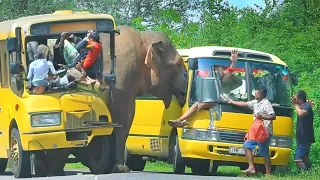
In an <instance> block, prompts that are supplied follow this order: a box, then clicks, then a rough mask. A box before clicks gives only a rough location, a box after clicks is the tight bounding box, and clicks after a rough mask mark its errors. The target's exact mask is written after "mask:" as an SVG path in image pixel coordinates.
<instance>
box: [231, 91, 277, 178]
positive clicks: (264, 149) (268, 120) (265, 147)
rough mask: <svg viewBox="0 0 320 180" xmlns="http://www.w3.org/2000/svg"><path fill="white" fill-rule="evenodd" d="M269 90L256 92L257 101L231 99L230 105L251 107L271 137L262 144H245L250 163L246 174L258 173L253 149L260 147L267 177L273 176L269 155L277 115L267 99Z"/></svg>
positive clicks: (249, 142)
mask: <svg viewBox="0 0 320 180" xmlns="http://www.w3.org/2000/svg"><path fill="white" fill-rule="evenodd" d="M267 92H268V91H267V89H266V88H265V87H260V88H258V90H256V92H255V100H252V101H249V102H242V101H233V100H232V99H229V102H228V103H230V104H233V105H236V106H241V107H249V108H250V109H251V110H253V116H254V120H255V121H259V120H262V121H263V125H264V126H265V128H266V129H267V131H268V134H269V137H268V139H267V140H266V141H265V142H263V143H261V142H257V141H253V140H250V139H249V140H247V141H246V142H245V143H244V144H243V147H244V150H245V153H246V156H247V158H248V161H249V167H248V169H247V170H245V171H242V172H244V173H248V174H253V173H255V172H256V170H255V167H254V162H253V154H252V151H253V149H254V148H255V147H256V146H258V147H259V154H260V155H261V156H263V157H264V163H265V167H266V175H270V174H271V160H270V155H269V146H270V141H271V137H272V135H273V120H275V119H276V114H275V112H274V109H273V107H272V105H271V103H270V101H269V100H268V99H267V98H266V97H267Z"/></svg>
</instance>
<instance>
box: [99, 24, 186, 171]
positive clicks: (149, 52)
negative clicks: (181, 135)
mask: <svg viewBox="0 0 320 180" xmlns="http://www.w3.org/2000/svg"><path fill="white" fill-rule="evenodd" d="M118 28H119V30H120V35H118V36H116V39H115V52H116V57H117V61H116V70H115V74H116V84H115V86H114V87H113V88H112V95H111V96H112V102H111V104H110V112H111V116H112V119H113V122H115V123H118V124H120V125H122V127H121V128H115V130H114V131H115V134H116V137H117V145H116V152H117V155H116V164H115V166H114V171H113V172H127V171H129V168H128V167H127V166H126V165H125V162H124V154H125V144H126V140H127V137H128V134H129V131H130V127H131V125H132V121H133V118H134V114H135V98H136V97H137V96H138V95H142V94H145V93H148V94H151V95H154V96H156V97H158V98H160V99H162V100H163V103H164V105H165V107H166V108H168V107H169V106H170V103H171V100H172V96H173V95H174V96H176V97H177V99H178V100H179V103H180V105H181V107H182V106H183V105H184V103H185V96H186V83H187V70H186V68H185V66H184V62H183V59H182V57H181V56H180V55H179V54H178V52H177V50H176V49H175V47H174V45H173V44H172V42H171V40H170V39H169V37H168V36H167V35H166V34H165V33H163V32H158V31H138V30H135V29H133V28H131V27H129V26H122V27H118ZM105 44H106V43H105ZM105 44H103V45H105ZM108 69H110V61H108V60H106V59H104V60H103V73H108V72H107V70H108Z"/></svg>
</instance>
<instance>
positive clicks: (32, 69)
mask: <svg viewBox="0 0 320 180" xmlns="http://www.w3.org/2000/svg"><path fill="white" fill-rule="evenodd" d="M37 53H38V57H37V58H38V59H36V60H35V61H33V62H31V63H30V65H29V72H28V76H27V80H31V84H32V85H33V86H34V93H35V94H42V93H44V92H45V90H46V86H47V85H48V79H49V77H48V73H49V70H50V71H51V74H53V75H55V74H56V70H55V69H54V67H53V64H52V62H50V61H48V56H49V55H50V51H49V48H48V47H47V46H46V45H43V44H40V45H39V46H38V48H37Z"/></svg>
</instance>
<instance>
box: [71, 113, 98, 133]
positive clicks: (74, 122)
mask: <svg viewBox="0 0 320 180" xmlns="http://www.w3.org/2000/svg"><path fill="white" fill-rule="evenodd" d="M66 120H67V129H77V128H84V127H85V126H84V125H83V123H84V122H85V121H97V118H96V113H95V111H94V110H92V109H91V111H89V112H86V113H84V114H83V115H82V116H81V117H78V116H76V115H75V114H72V113H69V112H66Z"/></svg>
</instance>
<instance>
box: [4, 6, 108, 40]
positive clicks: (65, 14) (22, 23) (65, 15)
mask: <svg viewBox="0 0 320 180" xmlns="http://www.w3.org/2000/svg"><path fill="white" fill-rule="evenodd" d="M76 19H110V20H112V21H114V18H113V17H112V16H111V15H109V14H92V13H90V12H88V11H76V12H73V11H71V10H63V11H55V12H54V13H52V14H42V15H36V16H27V17H21V18H18V19H13V20H9V21H2V22H0V27H1V28H0V38H1V39H3V38H2V37H3V35H7V36H8V35H10V32H14V30H15V28H16V27H21V28H25V27H26V26H28V25H31V24H34V23H40V22H50V21H60V20H76Z"/></svg>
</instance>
